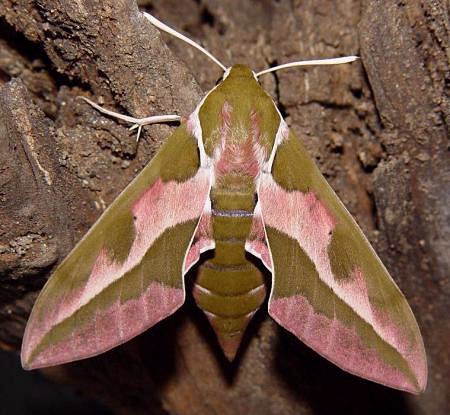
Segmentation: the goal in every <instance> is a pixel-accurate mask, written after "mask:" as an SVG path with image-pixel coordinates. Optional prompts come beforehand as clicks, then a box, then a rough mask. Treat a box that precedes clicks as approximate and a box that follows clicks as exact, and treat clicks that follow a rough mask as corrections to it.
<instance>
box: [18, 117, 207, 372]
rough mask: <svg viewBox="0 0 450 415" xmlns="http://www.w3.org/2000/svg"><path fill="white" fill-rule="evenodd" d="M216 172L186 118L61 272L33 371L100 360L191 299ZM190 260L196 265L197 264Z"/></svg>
mask: <svg viewBox="0 0 450 415" xmlns="http://www.w3.org/2000/svg"><path fill="white" fill-rule="evenodd" d="M209 188H210V177H209V172H208V170H207V169H205V168H203V167H201V166H200V160H199V152H198V148H197V141H196V139H195V138H194V136H193V135H192V134H191V133H190V132H189V131H188V128H187V127H186V125H185V124H182V125H181V126H180V127H179V128H178V129H177V130H176V131H175V132H174V134H173V135H172V136H170V137H169V139H168V140H167V142H166V143H165V144H164V145H163V146H162V147H161V149H160V150H159V152H158V153H157V154H156V156H155V157H154V158H153V159H152V160H151V162H150V163H149V164H148V165H147V166H146V167H145V169H144V170H143V171H142V172H141V173H140V174H139V175H138V176H137V177H136V179H135V180H134V181H133V182H132V183H131V184H130V185H129V186H128V187H127V188H126V189H125V190H124V191H123V192H122V193H121V194H120V196H119V197H118V198H117V199H116V200H115V201H114V202H113V203H112V205H111V206H110V207H109V208H108V209H107V210H106V211H105V212H104V214H103V215H102V216H101V217H100V219H99V220H98V221H97V222H96V223H95V224H94V225H93V227H92V228H91V229H90V230H89V232H88V233H87V235H86V236H85V237H84V238H83V239H82V240H81V242H79V243H78V245H77V246H76V247H75V248H74V249H73V251H72V252H71V253H70V254H69V255H68V257H67V258H66V259H65V260H64V261H63V262H62V263H61V264H60V265H59V267H58V268H57V269H56V271H55V272H54V273H53V275H52V276H51V278H50V279H49V281H48V282H47V284H46V285H45V287H44V289H43V290H42V292H41V294H40V295H39V298H38V299H37V301H36V303H35V305H34V308H33V310H32V313H31V316H30V319H29V321H28V324H27V327H26V331H25V336H24V340H23V345H22V365H23V367H24V368H26V369H34V368H38V367H44V366H51V365H56V364H60V363H65V362H70V361H73V360H78V359H83V358H86V357H90V356H94V355H97V354H99V353H102V352H104V351H106V350H109V349H111V348H113V347H115V346H117V345H119V344H121V343H124V342H125V341H127V340H129V339H131V338H132V337H134V336H136V335H137V334H139V333H141V332H142V331H144V330H146V329H148V328H149V327H151V326H153V325H154V324H156V323H157V322H159V321H161V320H162V319H164V318H165V317H167V316H169V315H170V314H172V313H173V312H174V311H175V310H176V309H178V308H179V307H180V306H181V305H182V304H183V302H184V298H185V291H184V281H183V275H184V273H185V271H186V270H187V268H188V267H190V266H191V265H192V264H193V263H194V262H195V261H196V260H197V259H198V256H199V253H200V250H199V247H198V246H196V241H194V235H195V232H196V227H197V224H198V222H199V219H200V217H201V216H202V212H203V209H204V207H205V203H206V202H207V200H208V197H209V196H208V195H209ZM188 262H189V264H188Z"/></svg>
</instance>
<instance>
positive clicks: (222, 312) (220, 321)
mask: <svg viewBox="0 0 450 415" xmlns="http://www.w3.org/2000/svg"><path fill="white" fill-rule="evenodd" d="M216 248H217V246H216ZM193 295H194V299H195V302H196V303H197V306H198V307H199V308H200V309H201V310H202V311H203V312H204V313H205V314H206V316H207V318H208V320H209V322H210V323H211V325H212V327H213V329H214V331H215V332H216V335H217V339H218V341H219V343H220V345H221V346H222V349H223V351H224V353H225V355H226V357H227V358H228V359H229V360H230V361H231V360H233V359H234V357H235V355H236V352H237V350H238V348H239V345H240V342H241V339H242V336H243V334H244V332H245V329H246V328H247V325H248V323H249V322H250V320H251V318H252V317H253V315H254V314H255V312H256V311H257V310H258V309H259V307H260V306H261V304H262V303H263V302H264V300H265V297H266V287H265V283H264V278H263V276H262V274H261V272H260V271H259V269H258V268H257V267H256V266H255V265H253V264H252V263H251V262H249V261H247V260H246V259H245V258H244V262H242V263H241V264H239V265H236V264H233V265H225V264H219V263H217V259H216V258H213V259H211V260H208V261H206V262H205V263H204V264H203V265H202V266H201V267H200V269H199V272H198V277H197V280H196V282H195V284H194V290H193Z"/></svg>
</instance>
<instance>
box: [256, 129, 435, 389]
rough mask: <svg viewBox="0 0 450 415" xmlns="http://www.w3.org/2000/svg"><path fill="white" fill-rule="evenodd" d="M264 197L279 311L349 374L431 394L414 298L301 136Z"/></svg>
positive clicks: (286, 150) (278, 156)
mask: <svg viewBox="0 0 450 415" xmlns="http://www.w3.org/2000/svg"><path fill="white" fill-rule="evenodd" d="M258 198H259V203H260V211H261V216H262V220H263V223H264V226H265V232H266V239H267V240H266V243H267V247H268V249H269V251H270V254H271V261H267V262H269V263H270V264H269V265H270V268H271V270H272V274H273V286H272V293H271V296H270V300H269V313H270V315H271V316H272V317H273V318H274V319H275V320H276V321H277V322H278V323H279V324H280V325H282V326H283V327H284V328H286V329H287V330H289V331H290V332H292V333H293V334H294V335H295V336H297V337H298V338H299V339H301V340H302V341H303V342H305V343H306V344H307V345H308V346H310V347H311V348H313V349H314V350H316V351H317V352H318V353H320V354H321V355H322V356H324V357H325V358H327V359H329V360H330V361H331V362H333V363H335V364H336V365H338V366H339V367H341V368H342V369H344V370H346V371H348V372H351V373H353V374H356V375H358V376H361V377H364V378H367V379H370V380H372V381H375V382H379V383H382V384H384V385H387V386H390V387H393V388H398V389H402V390H405V391H408V392H412V393H418V392H420V391H423V390H424V388H425V386H426V379H427V363H426V356H425V351H424V346H423V341H422V337H421V335H420V331H419V328H418V326H417V323H416V320H415V318H414V316H413V314H412V312H411V309H410V307H409V305H408V303H407V302H406V300H405V297H404V296H403V294H402V293H401V292H400V290H399V288H398V287H397V285H396V284H395V282H394V281H393V280H392V278H391V277H390V276H389V274H388V272H387V270H386V268H385V267H384V266H383V264H382V263H381V261H380V259H379V258H378V256H377V255H376V253H375V251H374V250H373V248H372V247H371V246H370V244H369V242H368V241H367V239H366V238H365V236H364V235H363V233H362V232H361V229H360V228H359V227H358V225H357V224H356V222H355V221H354V219H353V218H352V217H351V215H350V214H349V213H348V211H347V210H346V209H345V207H344V205H343V204H342V202H341V201H340V200H339V199H338V197H337V196H336V194H335V193H334V191H333V190H332V189H331V187H330V186H329V185H328V184H327V182H326V180H325V179H324V177H323V176H322V175H321V173H320V172H319V170H318V168H317V167H316V165H315V164H314V162H313V161H312V159H311V158H310V157H309V156H308V154H307V153H306V150H305V149H304V147H303V146H302V144H301V143H300V141H299V140H298V139H297V138H296V137H295V136H294V135H293V134H292V133H289V134H288V135H287V134H286V136H285V138H284V140H283V141H282V142H281V143H280V144H279V146H278V148H277V149H276V153H275V158H274V161H273V165H272V168H271V174H269V173H264V174H263V175H262V178H261V184H260V188H259V192H258Z"/></svg>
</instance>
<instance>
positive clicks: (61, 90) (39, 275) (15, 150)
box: [0, 0, 450, 415]
mask: <svg viewBox="0 0 450 415" xmlns="http://www.w3.org/2000/svg"><path fill="white" fill-rule="evenodd" d="M138 3H139V6H140V7H143V8H147V9H148V10H150V11H152V12H153V13H154V14H155V15H156V16H157V17H159V18H161V19H163V20H165V21H166V22H167V23H169V24H171V25H172V26H173V27H176V28H178V29H180V30H182V31H184V32H186V33H187V34H188V35H190V36H191V37H193V38H195V39H197V40H199V41H201V42H202V43H203V44H204V45H205V46H206V47H207V48H208V49H209V50H210V51H211V52H212V53H214V54H215V55H216V56H217V57H218V58H219V59H220V60H222V61H223V62H224V63H225V64H231V63H237V62H242V63H246V64H248V65H249V66H251V67H252V68H253V69H255V70H257V69H263V68H265V67H267V66H268V65H271V64H275V63H282V62H287V61H290V60H295V59H307V58H316V57H331V56H338V55H349V54H360V55H361V57H362V59H361V63H356V64H352V65H346V66H340V67H333V68H310V69H308V70H300V69H297V70H290V71H284V72H279V73H278V74H277V75H268V76H266V77H264V78H263V80H262V82H263V84H264V86H265V87H266V89H267V90H268V91H269V92H270V93H271V94H272V96H273V97H274V99H275V101H276V102H277V104H278V105H279V108H280V110H281V111H282V113H283V114H284V116H285V117H286V120H287V122H288V124H289V125H290V126H291V128H293V129H294V130H295V131H296V133H297V134H298V135H299V136H300V137H301V138H303V140H304V142H305V144H306V146H307V147H308V149H309V150H310V152H311V154H312V155H313V156H314V157H315V158H316V159H317V162H318V163H319V165H320V167H321V169H322V171H323V173H324V174H325V175H326V177H327V178H328V179H329V181H330V182H331V184H332V185H333V187H334V188H335V189H336V190H337V192H338V193H339V195H340V196H341V198H342V199H343V201H344V202H345V203H346V205H347V206H348V207H349V209H350V211H351V212H352V213H353V214H354V215H355V217H356V218H357V220H358V222H359V223H360V224H361V225H362V227H363V229H364V230H365V231H366V234H367V235H368V236H369V239H371V240H372V242H373V243H374V245H375V248H376V250H377V251H378V252H379V254H380V256H381V257H382V259H383V260H384V262H385V263H386V265H387V267H388V269H389V270H390V271H391V274H392V275H393V276H394V278H395V280H396V282H397V283H398V284H399V286H400V288H401V289H402V291H403V292H404V293H405V295H406V297H407V298H408V300H409V302H410V304H411V306H412V308H413V310H414V312H415V315H416V317H417V319H418V321H419V325H420V327H421V329H422V333H423V335H424V339H425V345H426V348H427V352H428V358H429V369H430V376H429V386H428V389H427V391H426V392H425V393H424V394H423V395H422V396H419V397H413V396H409V395H407V394H404V393H401V392H397V391H392V390H389V389H387V388H384V387H382V386H378V385H375V384H372V383H370V382H366V381H364V380H361V379H358V378H356V377H354V376H351V375H349V374H346V373H344V372H342V371H340V370H339V369H337V368H336V367H334V366H333V365H331V364H329V363H328V362H326V361H324V360H323V359H322V358H321V357H319V356H318V355H316V354H315V353H314V352H312V351H311V350H309V349H308V348H307V347H306V346H304V345H302V344H301V343H300V342H299V341H297V340H296V339H295V338H294V337H293V336H291V335H289V334H288V333H287V332H285V331H283V330H282V329H280V328H278V327H276V325H275V323H274V322H273V321H271V320H270V319H269V318H268V317H267V316H266V315H265V313H264V312H260V313H259V318H257V319H256V321H255V322H254V323H253V324H252V326H251V328H250V330H249V333H248V334H247V336H246V340H245V344H244V347H243V349H242V350H241V354H240V356H239V358H238V360H237V362H235V364H233V365H229V364H227V363H226V362H225V360H224V358H223V357H222V356H221V354H220V351H219V348H218V347H217V344H216V343H215V339H214V335H213V334H212V331H211V329H210V328H209V326H208V324H207V323H206V322H205V320H204V319H203V317H202V316H201V315H200V313H199V312H198V311H197V310H196V308H195V306H194V305H193V304H192V302H190V301H188V303H187V304H186V306H184V307H183V308H182V310H180V312H178V313H176V314H175V315H174V316H173V317H171V318H169V319H168V320H167V321H165V322H163V323H161V324H159V325H158V326H157V327H155V328H154V329H152V330H150V331H149V332H147V333H145V334H143V335H142V336H139V337H138V338H136V339H135V340H133V341H132V342H130V343H129V344H127V345H125V346H123V347H120V348H118V349H116V350H113V351H111V352H109V353H107V354H105V355H103V356H99V357H97V358H93V359H89V360H87V361H83V362H80V363H77V364H70V365H66V366H64V367H61V368H57V369H52V370H47V371H46V373H47V374H48V375H49V376H52V377H53V378H55V379H58V380H60V381H64V382H69V383H71V384H73V385H74V387H77V388H79V389H80V390H82V391H84V392H85V393H87V394H90V395H91V396H96V397H99V398H100V399H102V400H103V401H104V402H106V403H107V404H108V405H110V406H111V407H112V408H114V410H115V411H116V412H117V413H120V414H144V413H145V414H158V415H159V414H161V415H164V414H169V413H170V414H180V415H181V414H182V415H190V414H197V415H198V414H221V415H222V414H223V415H227V414H236V413H248V414H262V415H264V414H274V413H277V414H286V415H290V414H295V415H304V414H305V415H306V414H341V413H342V414H361V413H364V414H378V413H395V414H414V415H425V414H438V415H440V414H447V413H450V406H449V402H448V396H447V394H448V391H449V390H450V378H449V373H450V358H449V350H450V318H449V314H448V310H449V307H450V283H449V277H448V275H449V269H450V267H449V261H450V256H449V252H450V246H449V240H450V238H449V236H450V163H449V153H448V138H449V132H448V126H449V122H450V102H449V85H450V71H449V62H450V43H449V31H450V23H449V18H448V2H446V1H445V0H442V1H439V0H422V1H420V0H411V1H408V2H404V1H399V0H398V1H394V0H393V1H387V2H379V1H377V0H342V1H340V2H335V1H331V0H320V1H317V0H302V1H300V0H297V1H296V0H291V1H288V0H278V1H277V0H263V1H256V0H246V1H243V2H242V1H238V0H186V1H183V2H179V1H175V0H165V1H162V0H154V1H140V2H138ZM0 16H1V17H0V84H1V85H2V86H1V89H0V139H1V143H2V146H1V148H0V346H1V347H3V348H5V349H8V350H12V351H14V350H15V351H18V350H19V348H20V342H21V336H22V333H23V329H24V326H25V322H26V318H27V316H28V313H29V311H30V309H31V306H32V303H33V300H34V299H35V297H36V295H37V293H38V291H39V289H40V288H41V287H42V285H43V283H44V282H45V279H46V278H47V277H48V276H49V275H50V273H51V270H52V269H54V267H55V266H56V264H57V263H58V262H59V261H61V260H62V259H63V258H64V256H65V255H66V254H67V253H68V252H69V251H70V249H71V247H73V245H74V243H75V242H76V241H77V240H78V239H79V238H80V237H81V236H82V235H83V233H84V232H86V231H87V229H88V228H89V226H90V225H91V224H92V223H93V222H94V221H95V219H96V218H97V217H98V216H99V215H100V213H101V212H102V210H103V209H104V208H105V206H107V205H108V204H109V203H110V202H111V201H112V200H113V199H114V197H115V196H116V195H117V194H118V193H119V192H120V191H121V190H122V189H123V188H124V187H125V185H126V184H127V183H128V182H129V181H130V180H131V179H132V177H134V176H135V175H136V174H137V172H138V171H139V170H140V169H141V168H142V166H144V164H145V163H146V162H147V161H148V160H149V159H150V158H151V156H152V154H154V152H155V151H156V149H157V148H158V146H159V144H160V143H161V142H162V141H163V140H164V137H166V136H167V134H169V133H170V131H171V129H172V128H173V127H171V126H153V127H148V128H146V129H145V133H144V136H143V139H142V140H141V143H140V145H139V147H138V148H137V146H136V144H135V140H134V135H133V134H132V133H130V132H129V131H128V130H127V128H126V126H125V125H123V124H120V123H117V122H116V121H115V120H112V119H110V118H107V117H103V116H101V115H100V114H98V113H97V112H96V111H95V110H93V109H92V108H90V107H89V106H88V105H87V104H85V103H84V102H83V101H81V100H79V99H77V96H78V95H85V96H88V97H91V98H92V99H94V100H96V101H98V102H100V103H102V104H104V105H105V106H107V107H110V108H113V109H115V110H116V111H123V112H127V113H129V114H132V115H134V116H144V115H151V114H158V113H169V112H170V113H172V112H176V113H179V114H182V115H188V114H189V113H190V112H191V111H192V110H193V109H194V107H195V105H196V103H197V102H198V101H199V99H200V98H201V96H202V91H203V92H205V91H207V90H208V89H209V88H211V87H212V86H213V85H214V84H215V81H216V79H217V78H219V76H220V75H221V73H220V69H219V68H218V67H216V66H214V65H212V64H211V63H210V62H209V61H208V60H207V58H205V57H204V56H202V55H201V54H199V53H198V52H196V51H195V50H193V49H191V48H188V47H186V45H184V44H182V43H180V42H179V41H177V40H174V39H173V38H169V37H167V36H166V35H160V34H159V33H158V31H157V30H155V29H154V28H153V27H151V26H150V24H148V23H147V22H146V20H145V19H143V18H142V16H140V15H139V13H138V4H136V2H135V1H133V0H102V1H90V0H79V1H76V2H74V1H72V0H3V1H2V2H1V3H0ZM166 42H167V45H168V46H166Z"/></svg>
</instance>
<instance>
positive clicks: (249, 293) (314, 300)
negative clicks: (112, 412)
mask: <svg viewBox="0 0 450 415" xmlns="http://www.w3.org/2000/svg"><path fill="white" fill-rule="evenodd" d="M144 16H145V17H146V18H147V19H148V20H149V21H150V22H151V23H152V24H154V25H156V26H157V27H158V28H159V29H161V30H164V31H166V32H169V33H171V34H173V35H175V36H176V37H178V38H180V39H182V40H184V41H186V42H188V43H190V44H191V45H193V46H195V47H196V48H197V49H199V50H201V51H203V52H204V53H206V54H207V56H209V57H210V58H211V59H212V60H213V61H214V62H216V63H217V64H218V65H219V66H220V67H221V68H222V70H223V71H224V74H223V77H222V80H221V81H220V82H219V83H218V85H216V86H215V87H214V88H213V89H212V90H211V91H210V92H209V93H208V94H207V95H206V96H205V97H204V98H203V100H202V101H201V102H200V104H199V105H198V106H197V108H196V109H195V111H194V112H193V113H192V114H191V115H190V116H189V117H188V118H187V119H185V120H181V119H180V117H179V116H177V115H168V116H156V117H148V118H144V119H137V118H133V117H128V116H125V115H120V114H116V113H114V112H111V111H109V110H106V109H103V108H102V107H99V106H98V105H97V104H95V103H92V102H91V101H89V102H90V103H91V104H92V105H93V106H94V107H95V108H97V109H98V110H100V111H102V112H104V113H106V114H109V115H112V116H115V117H117V118H120V119H123V120H125V121H128V122H131V123H133V127H132V128H137V129H138V130H139V131H138V136H139V133H140V130H141V128H142V126H143V125H146V124H150V123H153V122H164V121H174V120H180V126H179V127H178V128H177V129H176V130H175V131H174V132H173V134H172V135H171V136H170V137H169V138H168V139H167V141H166V142H165V144H163V146H162V147H161V149H160V150H159V151H158V152H157V154H156V155H155V157H154V158H153V159H152V160H151V161H150V163H149V164H148V165H147V166H146V167H145V168H144V170H143V171H142V172H141V173H140V174H139V175H138V176H137V177H136V178H135V179H134V180H133V181H132V183H131V184H130V185H128V187H127V188H126V189H125V190H124V191H123V192H122V193H121V194H120V196H119V197H118V198H117V199H116V200H115V201H114V202H113V203H112V204H111V206H110V207H109V208H108V209H107V210H106V211H105V212H104V213H103V215H102V216H101V217H100V219H99V220H98V221H97V222H96V223H95V224H94V225H93V226H92V228H91V229H90V230H89V232H88V233H87V234H86V236H84V238H83V239H82V240H81V241H80V242H79V243H78V245H77V246H76V247H75V248H74V249H73V251H72V252H71V253H70V254H69V255H68V257H67V258H66V259H65V260H64V261H63V262H62V263H61V264H60V265H59V267H58V268H57V269H56V271H55V272H54V274H53V275H52V277H51V278H50V279H49V281H48V282H47V284H46V285H45V287H44V288H43V290H42V292H41V293H40V296H39V298H38V299H37V301H36V304H35V305H34V308H33V310H32V313H31V316H30V319H29V321H28V324H27V327H26V331H25V335H24V340H23V345H22V365H23V367H24V368H25V369H35V368H41V367H45V366H51V365H57V364H61V363H65V362H70V361H74V360H78V359H84V358H87V357H90V356H95V355H97V354H99V353H103V352H105V351H107V350H109V349H111V348H113V347H116V346H117V345H120V344H122V343H124V342H126V341H127V340H129V339H131V338H133V337H134V336H136V335H138V334H139V333H141V332H143V331H144V330H147V329H148V328H150V327H152V326H153V325H155V324H156V323H158V322H159V321H161V320H163V319H165V318H166V317H168V316H170V315H171V314H173V313H174V312H175V311H176V310H177V309H178V308H180V307H181V305H182V304H183V303H184V300H185V296H186V292H185V291H186V290H185V282H184V276H185V274H186V273H187V272H188V270H189V269H191V267H192V266H193V265H194V264H196V263H197V262H198V261H199V260H200V257H201V254H202V253H204V252H206V251H211V252H212V253H211V255H210V258H209V259H207V260H202V262H201V264H200V266H199V268H198V274H197V278H196V280H195V283H194V285H193V296H194V299H195V301H196V303H197V305H198V307H199V308H200V309H201V310H203V311H204V313H205V314H206V316H207V318H208V320H209V322H210V323H211V325H212V327H213V329H214V331H215V333H216V334H217V339H218V342H219V344H220V346H221V347H222V349H223V352H224V354H225V356H226V357H227V358H228V359H229V360H230V361H231V360H233V359H234V357H235V355H236V352H237V350H238V348H239V344H240V342H241V338H242V335H243V333H244V331H245V329H246V327H247V325H248V323H249V321H250V320H251V318H252V316H253V315H254V314H255V312H256V311H257V310H258V309H259V307H260V306H261V305H262V303H263V302H264V300H265V298H266V296H267V292H266V285H265V283H264V279H263V275H262V273H261V269H260V268H259V266H257V265H255V261H252V260H251V257H252V256H253V257H256V258H258V259H259V260H260V263H261V264H262V265H261V266H264V267H265V268H267V270H268V271H270V273H271V275H272V284H271V290H270V293H269V300H268V312H269V314H270V316H271V317H272V318H273V319H274V320H275V321H276V322H277V323H278V324H279V325H281V326H282V327H284V328H285V329H286V330H288V331H290V332H291V333H292V334H293V335H294V336H296V337H298V338H299V339H300V340H301V341H303V342H304V343H305V344H307V345H308V346H309V347H311V348H312V349H314V350H315V351H316V352H317V353H319V354H320V355H322V356H323V357H325V358H326V359H328V360H330V361H331V362H333V363H334V364H336V365H337V366H339V367H340V368H341V369H343V370H346V371H348V372H350V373H353V374H355V375H358V376H361V377H363V378H366V379H369V380H372V381H374V382H378V383H381V384H383V385H386V386H389V387H392V388H397V389H400V390H404V391H408V392H411V393H419V392H421V391H423V390H424V389H425V386H426V380H427V363H426V356H425V350H424V345H423V341H422V337H421V335H420V331H419V328H418V326H417V323H416V320H415V318H414V316H413V314H412V312H411V309H410V307H409V305H408V303H407V301H406V300H405V298H404V296H403V295H402V293H401V292H400V290H399V288H398V287H397V285H396V284H395V282H394V281H393V280H392V278H391V277H390V276H389V274H388V272H387V270H386V268H385V267H384V266H383V264H382V263H381V261H380V259H379V258H378V256H377V255H376V253H375V252H374V250H373V249H372V247H371V246H370V244H369V242H368V241H367V239H366V238H365V236H364V235H363V233H362V231H361V230H360V228H359V227H358V225H357V224H356V222H355V220H354V219H353V218H352V216H351V215H350V214H349V212H348V211H347V210H346V208H345V207H344V205H343V204H342V203H341V201H340V200H339V199H338V197H337V196H336V194H335V193H334V191H333V190H332V189H331V187H330V186H329V185H328V184H327V182H326V180H325V179H324V177H323V176H322V174H321V173H320V172H319V170H318V168H317V167H316V165H315V163H314V162H313V160H312V159H311V157H310V156H309V155H308V154H307V152H306V151H305V148H304V147H303V145H302V143H301V142H300V141H299V140H298V139H297V137H296V136H295V135H294V134H293V132H292V131H290V130H289V129H288V127H287V125H286V122H285V121H284V120H283V118H282V116H281V115H280V112H279V111H278V109H277V107H276V105H275V103H274V102H273V101H272V99H271V98H270V96H269V95H268V94H267V93H266V92H265V91H264V90H263V88H262V87H261V85H260V84H259V82H258V78H259V77H260V76H261V75H263V74H265V73H268V72H271V71H274V70H279V69H283V68H286V67H292V66H302V65H311V64H318V65H323V64H337V63H345V62H351V61H354V60H355V59H356V57H344V58H337V59H324V60H317V61H303V62H293V63H290V64H285V65H281V66H278V67H275V68H270V69H267V70H265V71H262V72H259V73H255V72H253V71H252V70H251V69H249V68H248V67H246V66H244V65H234V66H232V67H229V68H227V67H225V66H224V65H223V64H222V63H220V62H219V61H218V60H217V59H216V58H215V57H214V56H212V55H211V54H210V53H209V52H207V51H205V50H204V49H203V48H201V46H200V45H197V44H195V43H194V42H193V41H192V40H190V39H188V38H186V37H185V36H183V35H181V34H179V33H177V32H175V31H174V30H173V29H171V28H169V27H168V26H166V25H165V24H164V23H162V22H160V21H158V20H157V19H155V18H154V17H153V16H151V15H149V14H147V13H144Z"/></svg>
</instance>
